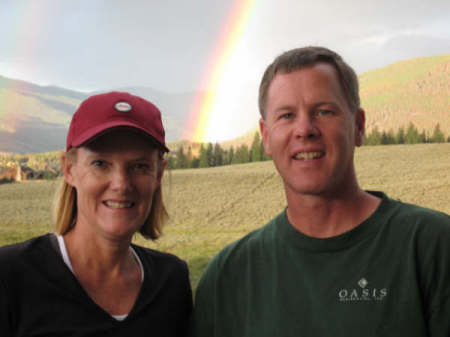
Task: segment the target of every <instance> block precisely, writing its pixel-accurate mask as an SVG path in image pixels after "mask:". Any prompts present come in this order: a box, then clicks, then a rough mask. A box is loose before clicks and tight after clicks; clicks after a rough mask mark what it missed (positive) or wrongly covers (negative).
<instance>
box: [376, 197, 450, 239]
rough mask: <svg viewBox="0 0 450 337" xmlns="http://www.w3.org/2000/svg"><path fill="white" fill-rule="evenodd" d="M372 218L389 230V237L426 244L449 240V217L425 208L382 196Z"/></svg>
mask: <svg viewBox="0 0 450 337" xmlns="http://www.w3.org/2000/svg"><path fill="white" fill-rule="evenodd" d="M376 213H377V214H376V215H375V217H374V220H375V219H376V220H375V221H376V222H378V221H381V222H382V223H385V224H386V225H387V226H388V227H387V228H389V231H387V232H385V233H389V235H393V236H394V237H399V238H401V239H402V240H408V238H409V239H412V240H414V241H416V242H423V243H426V242H428V244H429V243H430V242H433V243H437V242H443V241H448V240H450V216H449V215H448V214H446V213H443V212H440V211H437V210H433V209H430V208H427V207H423V206H419V205H415V204H412V203H408V202H404V201H402V200H399V199H396V200H395V199H391V198H388V197H387V196H385V195H384V197H383V201H382V204H381V206H380V207H379V210H378V211H377V212H376Z"/></svg>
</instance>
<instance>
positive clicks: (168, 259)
mask: <svg viewBox="0 0 450 337" xmlns="http://www.w3.org/2000/svg"><path fill="white" fill-rule="evenodd" d="M132 247H133V249H134V250H135V251H136V253H137V254H138V256H139V258H141V260H143V262H144V261H145V262H146V263H150V264H152V265H158V266H164V267H166V268H167V267H170V268H174V269H187V264H186V262H185V261H184V260H182V259H180V258H179V257H178V256H176V255H174V254H171V253H166V252H161V251H159V250H156V249H152V248H147V247H142V246H138V245H134V244H132Z"/></svg>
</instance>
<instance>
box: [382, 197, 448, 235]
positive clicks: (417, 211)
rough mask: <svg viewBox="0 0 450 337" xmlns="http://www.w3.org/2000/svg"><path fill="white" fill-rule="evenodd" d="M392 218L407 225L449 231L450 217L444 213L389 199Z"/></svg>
mask: <svg viewBox="0 0 450 337" xmlns="http://www.w3.org/2000/svg"><path fill="white" fill-rule="evenodd" d="M389 202H390V206H391V209H392V218H393V219H394V220H397V221H398V220H402V221H403V222H407V223H409V224H415V225H426V226H430V227H432V228H441V229H446V228H448V229H450V215H449V214H446V213H444V212H441V211H438V210H434V209H431V208H427V207H424V206H419V205H415V204H412V203H409V202H404V201H402V200H400V199H396V200H394V199H390V200H389Z"/></svg>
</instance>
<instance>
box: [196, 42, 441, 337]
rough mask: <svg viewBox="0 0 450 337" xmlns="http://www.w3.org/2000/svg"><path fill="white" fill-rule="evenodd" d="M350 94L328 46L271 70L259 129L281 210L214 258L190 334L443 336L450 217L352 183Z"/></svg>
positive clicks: (354, 133)
mask: <svg viewBox="0 0 450 337" xmlns="http://www.w3.org/2000/svg"><path fill="white" fill-rule="evenodd" d="M358 90H359V89H358V81H357V77H356V75H355V73H354V71H353V70H352V69H351V68H350V67H349V66H348V65H347V64H346V63H345V62H344V61H343V60H342V58H341V57H340V56H339V55H337V54H336V53H334V52H333V51H331V50H328V49H326V48H321V47H307V48H300V49H294V50H291V51H288V52H286V53H284V54H282V55H280V56H279V57H278V58H276V59H275V61H274V62H273V63H272V64H271V65H270V66H269V67H268V68H267V70H266V72H265V74H264V76H263V79H262V82H261V85H260V93H259V108H260V112H261V117H262V118H261V120H260V129H261V133H262V137H263V141H264V147H265V151H266V153H267V154H268V155H270V156H272V158H273V162H274V164H275V166H276V168H277V170H278V172H279V174H280V176H281V177H282V180H283V183H284V189H285V194H286V200H287V208H286V209H285V210H284V211H283V212H282V213H281V214H279V215H278V216H277V217H275V218H274V219H272V220H271V221H270V222H269V223H268V224H266V225H265V226H264V227H262V228H260V229H258V230H256V231H254V232H252V233H250V234H248V235H247V236H245V237H244V238H242V239H241V240H239V241H237V242H235V243H233V244H231V245H229V246H227V247H226V248H225V249H223V250H222V251H221V252H220V253H219V254H218V255H217V256H216V257H215V258H214V259H213V261H212V262H211V263H210V265H209V266H208V268H207V270H206V272H205V274H204V275H203V277H202V279H201V281H200V283H199V286H198V289H197V293H196V308H195V312H194V317H193V328H192V332H193V335H194V336H199V337H225V336H227V337H228V336H229V337H241V336H247V337H250V336H252V337H253V336H254V337H265V336H267V337H269V336H270V337H278V336H279V337H284V336H311V337H312V336H314V337H326V336H333V337H336V336H346V337H348V336H358V337H359V336H408V337H414V336H421V337H423V336H433V337H434V336H441V337H444V336H445V337H448V336H450V217H449V216H448V215H446V214H443V213H439V212H436V211H431V210H428V209H424V208H420V207H418V206H413V205H409V204H405V203H402V202H399V201H394V200H392V199H390V198H388V197H387V196H386V195H385V194H383V193H382V192H369V191H364V190H362V189H361V188H360V186H359V185H358V182H357V179H356V174H355V167H354V161H353V157H354V149H355V147H356V146H360V145H361V143H362V139H363V134H364V124H365V116H364V111H363V110H362V109H361V107H360V102H359V94H358Z"/></svg>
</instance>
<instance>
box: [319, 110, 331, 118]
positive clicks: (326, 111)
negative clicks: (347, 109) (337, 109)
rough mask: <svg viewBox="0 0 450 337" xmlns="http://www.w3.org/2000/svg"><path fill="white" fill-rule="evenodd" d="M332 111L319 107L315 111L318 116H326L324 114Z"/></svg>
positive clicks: (329, 113)
mask: <svg viewBox="0 0 450 337" xmlns="http://www.w3.org/2000/svg"><path fill="white" fill-rule="evenodd" d="M332 113H333V111H331V110H326V109H320V110H318V111H317V115H318V116H326V115H331V114H332Z"/></svg>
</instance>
